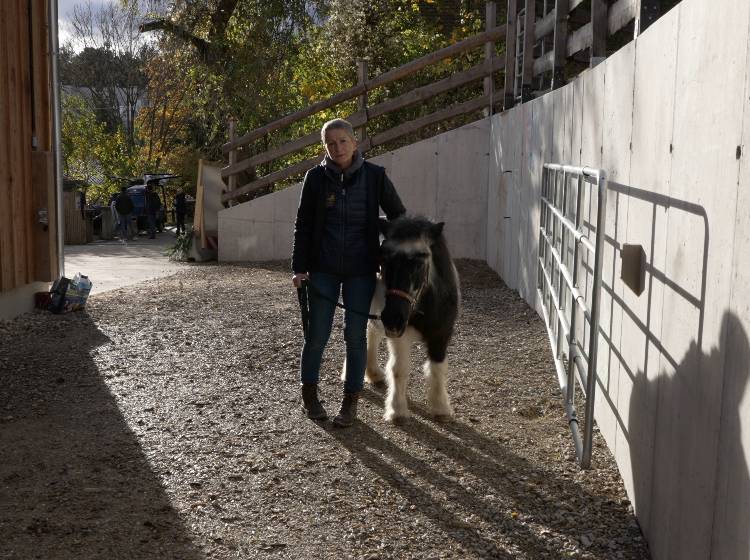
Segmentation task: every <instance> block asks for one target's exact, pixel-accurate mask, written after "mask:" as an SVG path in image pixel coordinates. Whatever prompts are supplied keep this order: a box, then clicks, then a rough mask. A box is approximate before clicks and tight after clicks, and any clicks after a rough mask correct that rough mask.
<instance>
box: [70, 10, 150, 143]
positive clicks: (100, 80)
mask: <svg viewBox="0 0 750 560" xmlns="http://www.w3.org/2000/svg"><path fill="white" fill-rule="evenodd" d="M141 18H142V16H141V9H140V3H139V2H137V1H135V0H123V1H122V2H119V3H116V2H113V1H111V0H110V2H108V3H105V4H101V5H98V6H97V7H93V6H92V4H91V2H90V0H89V1H88V2H87V3H85V4H79V5H76V6H75V7H74V9H73V18H72V29H73V39H72V41H71V42H70V43H68V44H66V45H64V53H63V54H64V56H63V57H62V61H61V68H60V77H61V81H62V82H63V84H66V85H71V86H75V87H76V88H78V89H79V90H81V91H85V92H86V93H87V95H88V97H89V98H90V101H91V106H92V108H93V109H94V111H95V112H96V114H97V116H98V118H99V120H100V121H102V122H104V123H106V124H107V128H108V130H109V131H110V132H112V133H114V132H115V131H116V130H118V128H120V127H121V126H122V127H124V133H125V136H126V139H127V145H128V148H129V149H130V150H133V149H134V147H135V137H134V130H135V118H136V115H137V112H138V108H139V107H140V106H141V105H142V104H143V103H144V101H145V93H146V85H147V80H146V76H145V75H144V73H143V71H142V68H143V66H144V64H146V63H147V61H148V59H149V58H150V57H151V56H152V55H153V50H154V49H153V46H152V45H150V44H149V43H148V42H147V41H146V40H145V38H144V37H143V36H141V35H140V34H139V32H138V24H139V23H140V20H141ZM74 47H77V48H79V49H80V50H79V51H78V52H76V50H75V48H74Z"/></svg>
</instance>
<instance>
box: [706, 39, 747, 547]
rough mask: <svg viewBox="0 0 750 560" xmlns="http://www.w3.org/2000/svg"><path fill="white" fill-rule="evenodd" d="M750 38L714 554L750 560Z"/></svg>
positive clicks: (726, 320) (725, 323)
mask: <svg viewBox="0 0 750 560" xmlns="http://www.w3.org/2000/svg"><path fill="white" fill-rule="evenodd" d="M748 69H750V37H749V38H748V52H747V62H746V63H745V94H744V96H743V97H744V99H745V106H744V109H743V115H744V119H743V124H742V148H741V157H740V169H739V180H738V183H737V184H738V185H739V187H740V188H739V190H738V195H737V196H738V198H737V216H736V218H735V234H734V255H733V263H732V295H731V300H730V304H729V311H728V313H726V314H725V315H724V317H723V319H722V334H723V336H722V337H721V340H723V343H724V348H725V353H726V363H725V365H724V388H723V391H722V408H723V410H724V412H723V414H722V419H721V427H720V430H719V434H720V436H719V437H720V440H719V464H718V473H717V477H716V480H717V484H716V499H715V502H714V504H715V505H714V521H713V528H714V531H713V536H712V547H711V550H712V554H713V557H715V558H732V557H738V558H739V557H742V556H741V555H742V554H744V558H748V557H750V531H748V527H750V500H749V499H748V496H750V460H749V459H748V458H750V388H749V387H748V382H749V381H750V350H749V349H748V346H749V343H748V339H749V338H750V333H748V330H747V329H748V328H749V327H748V326H750V252H748V250H747V248H748V247H750V191H748V189H747V185H750V71H749V70H748Z"/></svg>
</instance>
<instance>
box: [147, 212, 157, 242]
mask: <svg viewBox="0 0 750 560" xmlns="http://www.w3.org/2000/svg"><path fill="white" fill-rule="evenodd" d="M146 218H147V219H148V235H149V237H154V236H155V235H156V214H146Z"/></svg>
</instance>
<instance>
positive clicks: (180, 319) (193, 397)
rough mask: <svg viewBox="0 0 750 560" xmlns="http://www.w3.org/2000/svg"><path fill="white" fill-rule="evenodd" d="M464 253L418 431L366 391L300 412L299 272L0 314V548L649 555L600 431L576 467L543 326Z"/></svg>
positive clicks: (336, 337) (415, 401)
mask: <svg viewBox="0 0 750 560" xmlns="http://www.w3.org/2000/svg"><path fill="white" fill-rule="evenodd" d="M458 265H459V271H460V273H461V277H462V286H463V298H464V304H463V310H462V314H461V317H460V319H459V327H458V332H457V334H456V337H455V339H454V342H453V344H452V346H451V348H450V354H449V356H450V357H449V359H450V363H451V373H450V383H449V392H450V394H451V397H452V400H453V403H454V406H455V409H456V414H457V418H456V421H455V422H452V423H436V422H434V421H432V420H431V419H430V418H429V417H428V416H427V415H426V414H425V409H424V398H423V390H424V385H423V380H422V377H421V375H417V374H416V373H415V374H414V375H413V379H412V383H411V387H410V388H411V395H412V410H413V411H414V412H415V416H414V418H413V419H412V420H411V421H410V422H409V423H407V424H405V425H400V426H393V425H389V424H386V423H385V422H384V421H383V420H382V414H383V394H382V392H381V391H379V390H377V389H373V388H370V389H366V391H365V393H364V398H363V399H362V401H361V404H360V416H361V421H360V422H358V424H357V425H355V427H354V428H352V429H349V430H337V429H334V428H332V427H331V425H330V423H322V424H316V423H314V422H311V421H309V420H306V419H305V418H304V417H303V415H302V413H301V411H300V408H299V398H298V391H299V389H298V385H297V381H296V379H297V373H296V368H297V361H298V355H299V351H300V341H301V337H300V330H301V329H300V326H299V318H298V312H297V307H296V305H297V304H296V298H295V295H294V294H293V291H292V288H291V284H290V281H289V274H288V272H287V270H286V263H265V264H257V265H253V266H247V267H244V266H216V265H207V266H199V265H196V266H191V267H188V268H186V269H185V270H183V271H181V272H179V273H177V274H176V275H174V276H170V277H167V278H162V279H158V280H152V281H149V282H145V283H141V284H138V285H136V286H131V287H128V288H123V289H120V290H115V291H111V292H107V293H103V294H97V295H94V296H92V297H91V299H90V302H89V306H88V309H87V311H86V312H79V313H73V314H68V315H64V316H52V315H49V314H46V313H41V312H40V313H35V314H29V315H26V316H23V317H20V318H18V319H16V320H15V321H12V322H0V449H2V460H0V535H2V538H0V558H3V559H6V558H13V559H23V560H26V559H29V558H42V559H57V558H59V559H71V558H76V559H88V558H92V559H93V558H97V559H99V558H107V559H119V558H123V559H146V558H149V559H150V558H154V559H167V558H175V559H177V558H179V559H186V560H192V559H204V558H205V559H214V558H216V559H224V558H279V559H281V558H284V559H285V558H290V559H295V560H306V559H317V558H325V559H329V558H330V559H337V560H338V559H344V558H357V559H412V558H413V559H417V558H419V559H425V560H426V559H476V558H514V559H516V558H517V559H541V558H585V559H605V558H606V559H610V558H624V559H642V558H648V551H647V548H646V545H645V543H644V541H643V539H642V537H641V534H640V531H639V529H638V526H637V523H636V522H635V519H634V517H633V514H632V509H631V507H630V504H629V502H628V501H627V499H626V497H625V493H624V490H623V486H622V481H621V480H620V478H619V475H618V472H617V470H616V468H615V466H614V462H613V460H612V457H611V455H610V454H609V452H608V450H607V449H606V447H605V445H604V444H603V441H602V439H601V437H600V436H599V434H598V433H597V434H596V447H595V450H594V457H593V465H594V468H593V469H592V470H590V471H586V472H581V471H580V470H579V469H578V468H577V466H576V465H575V463H574V462H573V454H572V442H571V440H570V437H569V433H568V429H567V426H566V424H565V422H564V416H563V411H562V405H561V400H560V396H559V390H558V388H557V385H556V381H555V377H554V370H553V366H552V363H551V359H550V356H549V349H548V346H547V339H546V334H545V331H544V327H543V325H542V323H541V322H540V320H539V319H538V318H537V317H536V315H535V314H534V313H533V311H532V310H531V309H529V308H528V307H527V306H526V305H525V303H524V302H523V301H521V300H520V299H519V298H518V296H517V294H515V293H513V292H512V291H510V290H509V289H508V288H506V287H505V286H504V285H503V283H502V281H500V280H499V278H498V277H497V276H496V275H495V274H494V273H493V272H492V271H491V270H490V269H489V268H487V266H486V265H485V264H483V263H479V262H476V261H460V262H459V263H458ZM341 327H342V325H341V315H340V314H339V313H337V316H336V323H335V326H334V333H333V335H332V339H333V340H332V342H333V343H332V344H331V345H330V351H329V352H327V355H326V361H325V363H324V367H323V372H324V373H323V375H322V382H321V383H322V385H321V389H322V393H323V396H324V398H325V399H326V401H327V403H328V407H329V412H331V411H333V412H335V410H334V409H335V408H336V406H337V405H338V401H339V396H340V391H341V382H340V381H339V379H338V371H339V368H340V365H341V362H342V360H343V355H342V348H343V342H342V328H341ZM383 353H385V352H384V350H383ZM414 355H415V358H414V372H417V371H418V370H417V368H418V366H419V362H421V360H422V354H421V353H420V352H414Z"/></svg>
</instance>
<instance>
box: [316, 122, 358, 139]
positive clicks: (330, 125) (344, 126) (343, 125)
mask: <svg viewBox="0 0 750 560" xmlns="http://www.w3.org/2000/svg"><path fill="white" fill-rule="evenodd" d="M337 128H338V129H340V130H345V131H346V133H347V134H348V135H349V136H351V137H352V140H355V141H356V140H357V137H356V136H355V135H354V128H352V124H351V123H350V122H349V121H347V120H344V119H331V120H330V121H328V122H327V123H325V124H324V125H323V128H321V129H320V141H321V142H323V144H325V143H326V132H328V131H329V130H334V129H337Z"/></svg>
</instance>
